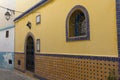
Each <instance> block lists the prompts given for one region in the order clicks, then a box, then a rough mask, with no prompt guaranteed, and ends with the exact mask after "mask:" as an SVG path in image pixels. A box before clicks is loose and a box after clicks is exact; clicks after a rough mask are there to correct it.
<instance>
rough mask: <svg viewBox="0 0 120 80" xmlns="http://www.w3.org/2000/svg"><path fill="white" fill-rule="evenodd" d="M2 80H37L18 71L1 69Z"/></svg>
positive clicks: (0, 76) (0, 77)
mask: <svg viewBox="0 0 120 80" xmlns="http://www.w3.org/2000/svg"><path fill="white" fill-rule="evenodd" d="M0 80H36V79H33V78H31V77H28V76H26V75H23V74H20V73H18V72H16V71H9V70H5V69H0Z"/></svg>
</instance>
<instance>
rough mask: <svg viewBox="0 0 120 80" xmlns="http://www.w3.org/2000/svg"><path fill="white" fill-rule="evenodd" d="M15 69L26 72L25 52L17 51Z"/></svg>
mask: <svg viewBox="0 0 120 80" xmlns="http://www.w3.org/2000/svg"><path fill="white" fill-rule="evenodd" d="M15 69H17V70H19V71H22V72H25V54H24V53H15Z"/></svg>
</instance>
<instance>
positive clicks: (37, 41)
mask: <svg viewBox="0 0 120 80" xmlns="http://www.w3.org/2000/svg"><path fill="white" fill-rule="evenodd" d="M36 49H37V52H40V39H37V40H36Z"/></svg>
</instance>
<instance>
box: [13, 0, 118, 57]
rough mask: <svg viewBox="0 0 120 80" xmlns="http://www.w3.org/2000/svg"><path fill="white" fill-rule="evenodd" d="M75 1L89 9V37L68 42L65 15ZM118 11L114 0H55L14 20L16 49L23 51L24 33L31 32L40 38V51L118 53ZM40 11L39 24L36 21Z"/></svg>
mask: <svg viewBox="0 0 120 80" xmlns="http://www.w3.org/2000/svg"><path fill="white" fill-rule="evenodd" d="M75 5H83V6H84V7H85V8H86V9H87V10H88V13H89V19H90V40H84V41H72V42H66V26H65V24H66V17H67V15H68V13H69V11H70V10H71V9H72V8H73V7H74V6H75ZM115 11H116V8H115V0H69V1H68V0H52V1H50V2H49V3H47V4H46V5H44V6H42V7H40V8H39V9H38V10H36V12H37V13H32V14H30V15H29V16H25V17H23V18H22V19H20V20H19V21H17V22H16V23H15V25H16V28H15V29H16V30H15V37H16V39H15V52H24V43H25V37H26V35H27V33H28V32H32V33H33V34H34V37H35V40H36V39H38V38H40V40H41V44H40V46H41V53H48V54H74V55H78V54H79V55H91V56H115V57H116V56H118V50H117V32H116V13H115ZM38 12H39V13H38ZM38 14H40V15H41V24H40V25H36V23H35V19H36V15H38ZM27 21H31V22H32V29H31V30H30V29H28V28H27V27H26V23H27ZM35 43H36V42H35ZM36 53H37V52H36Z"/></svg>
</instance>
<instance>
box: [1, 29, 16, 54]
mask: <svg viewBox="0 0 120 80" xmlns="http://www.w3.org/2000/svg"><path fill="white" fill-rule="evenodd" d="M6 31H9V37H8V38H6ZM0 52H14V28H10V29H6V30H2V31H0Z"/></svg>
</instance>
